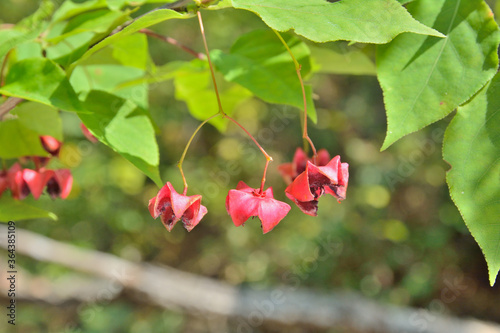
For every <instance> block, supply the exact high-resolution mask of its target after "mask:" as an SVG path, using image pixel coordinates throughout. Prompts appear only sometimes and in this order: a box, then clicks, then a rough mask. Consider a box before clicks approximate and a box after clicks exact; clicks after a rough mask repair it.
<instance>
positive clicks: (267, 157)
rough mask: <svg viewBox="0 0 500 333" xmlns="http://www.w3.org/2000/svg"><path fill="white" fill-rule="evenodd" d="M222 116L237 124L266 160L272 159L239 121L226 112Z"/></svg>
mask: <svg viewBox="0 0 500 333" xmlns="http://www.w3.org/2000/svg"><path fill="white" fill-rule="evenodd" d="M224 118H227V119H229V120H231V121H232V122H233V123H235V124H236V125H238V126H239V127H240V128H241V129H242V130H243V131H244V132H245V133H246V134H247V135H248V136H249V137H250V139H251V140H252V141H253V142H254V143H255V145H256V146H257V147H258V148H259V149H260V151H261V152H262V154H264V156H265V157H266V160H268V161H272V160H273V158H272V157H271V156H270V155H269V154H268V153H266V151H265V150H264V148H262V146H261V145H260V144H259V143H258V142H257V140H255V138H254V137H253V135H252V134H250V132H248V131H247V129H246V128H245V127H243V126H242V125H241V124H240V123H239V122H237V121H236V120H234V119H233V118H231V117H229V116H228V115H227V114H226V115H224Z"/></svg>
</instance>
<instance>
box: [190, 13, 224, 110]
mask: <svg viewBox="0 0 500 333" xmlns="http://www.w3.org/2000/svg"><path fill="white" fill-rule="evenodd" d="M196 14H197V15H198V22H199V23H200V31H201V36H202V37H203V45H204V46H205V52H207V60H208V67H210V73H211V74H212V82H213V83H214V89H215V95H216V96H217V103H218V104H219V112H220V113H222V114H223V115H226V113H225V112H224V110H223V109H222V103H221V101H220V96H219V88H217V82H216V81H215V72H214V66H213V65H212V60H211V59H210V54H209V52H208V44H207V38H206V37H205V28H204V27H203V20H202V19H201V12H200V11H198V12H196Z"/></svg>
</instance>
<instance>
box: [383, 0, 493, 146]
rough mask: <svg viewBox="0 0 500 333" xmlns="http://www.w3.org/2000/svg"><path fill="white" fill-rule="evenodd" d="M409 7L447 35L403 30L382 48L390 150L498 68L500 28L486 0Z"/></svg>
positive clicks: (424, 1)
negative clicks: (408, 32) (413, 32)
mask: <svg viewBox="0 0 500 333" xmlns="http://www.w3.org/2000/svg"><path fill="white" fill-rule="evenodd" d="M408 10H409V11H410V12H411V13H413V14H414V16H415V18H417V19H419V20H421V21H422V22H423V23H426V24H429V25H432V26H433V27H434V28H435V29H437V30H439V31H441V32H442V33H444V34H446V35H447V36H448V37H447V38H436V37H432V36H420V35H415V34H403V35H401V36H398V37H397V38H396V39H394V40H393V41H392V42H391V43H389V44H388V45H383V46H379V48H378V52H377V72H378V78H379V81H380V85H381V86H382V89H383V91H384V101H385V105H386V110H387V123H388V128H387V136H386V139H385V141H384V144H383V146H382V149H386V148H387V147H389V146H390V145H391V144H392V143H394V142H395V141H396V140H398V139H399V138H401V137H402V136H404V135H407V134H409V133H412V132H414V131H416V130H419V129H420V128H422V127H425V126H427V125H429V124H431V123H433V122H435V121H436V120H439V119H441V118H443V117H444V116H446V115H447V114H449V113H450V112H451V111H452V110H454V109H455V108H456V107H457V106H459V105H461V104H462V103H464V102H466V101H467V100H468V99H469V98H470V97H471V96H472V95H473V94H474V93H476V92H477V91H478V90H479V89H480V88H481V87H482V86H483V85H484V84H485V83H486V82H487V81H488V80H489V79H491V78H492V77H493V75H494V74H495V72H496V70H497V67H498V56H497V49H498V43H499V41H500V33H499V31H498V26H497V25H496V23H495V21H494V20H493V16H492V15H491V11H490V9H489V8H488V6H487V5H486V3H485V2H484V1H480V0H474V1H446V0H420V1H415V2H413V3H410V4H409V5H408Z"/></svg>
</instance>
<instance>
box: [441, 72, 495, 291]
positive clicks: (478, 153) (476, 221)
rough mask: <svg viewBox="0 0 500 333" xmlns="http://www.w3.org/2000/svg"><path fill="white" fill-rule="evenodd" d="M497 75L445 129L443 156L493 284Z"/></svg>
mask: <svg viewBox="0 0 500 333" xmlns="http://www.w3.org/2000/svg"><path fill="white" fill-rule="evenodd" d="M499 97H500V74H497V75H496V76H495V77H494V78H493V80H492V81H491V83H490V84H489V86H486V87H485V88H484V89H483V90H482V91H481V92H479V93H478V94H477V95H476V96H474V98H473V99H472V100H471V101H470V102H469V103H467V104H466V105H464V106H462V107H459V108H458V110H457V114H456V115H455V117H454V118H453V120H452V121H451V123H450V125H449V126H448V128H447V129H446V133H445V137H444V142H443V158H444V159H445V160H446V161H447V162H448V163H450V164H451V169H450V170H449V171H448V173H447V175H446V181H447V183H448V186H449V188H450V195H451V197H452V199H453V201H454V202H455V205H457V207H458V209H459V210H460V213H461V214H462V217H463V218H464V220H465V223H466V224H467V227H468V228H469V230H470V232H471V234H472V236H474V238H475V239H476V242H477V243H478V244H479V246H480V247H481V250H482V251H483V254H484V256H485V258H486V261H487V263H488V270H489V278H490V284H491V285H492V286H493V284H494V283H495V279H496V277H497V274H498V271H499V270H500V220H499V218H500V159H499V157H500V98H499Z"/></svg>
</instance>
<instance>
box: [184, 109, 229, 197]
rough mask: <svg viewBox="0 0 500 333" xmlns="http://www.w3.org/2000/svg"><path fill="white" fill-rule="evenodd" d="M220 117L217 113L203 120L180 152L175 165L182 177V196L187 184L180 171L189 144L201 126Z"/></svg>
mask: <svg viewBox="0 0 500 333" xmlns="http://www.w3.org/2000/svg"><path fill="white" fill-rule="evenodd" d="M220 115H222V114H221V113H220V112H217V113H216V114H214V115H212V116H210V117H208V118H207V119H205V121H203V122H202V123H201V124H200V125H198V127H197V128H196V129H195V131H194V132H193V134H192V135H191V137H190V138H189V140H188V143H187V144H186V147H185V148H184V151H183V152H182V156H181V159H180V160H179V162H178V163H177V167H178V168H179V171H180V172H181V176H182V181H183V182H184V195H186V192H187V188H188V185H187V182H186V177H184V171H183V170H182V163H183V162H184V158H186V153H187V151H188V149H189V146H190V145H191V142H192V141H193V139H194V137H195V136H196V134H197V133H198V132H199V131H200V129H201V128H202V127H203V125H205V124H206V123H208V122H209V121H210V120H212V119H214V118H215V117H217V116H220Z"/></svg>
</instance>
